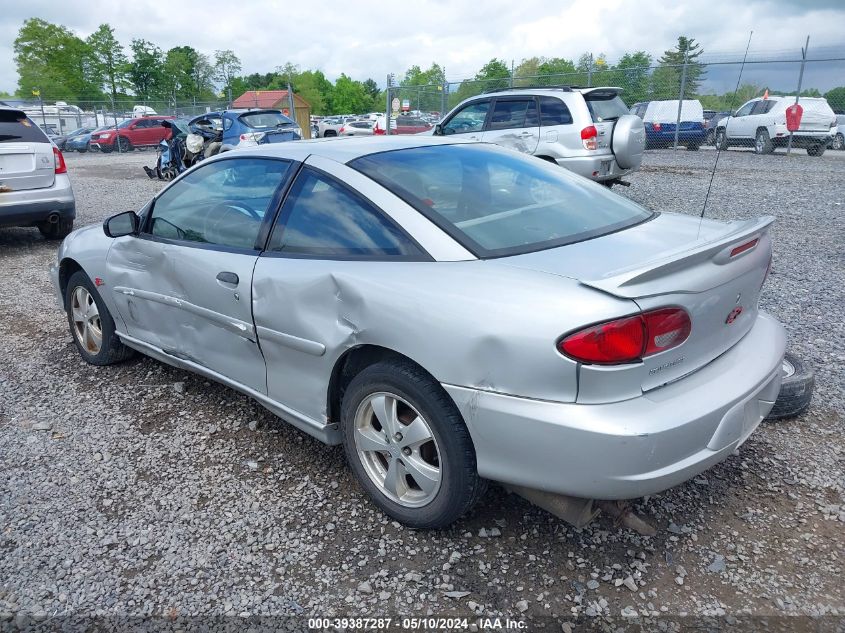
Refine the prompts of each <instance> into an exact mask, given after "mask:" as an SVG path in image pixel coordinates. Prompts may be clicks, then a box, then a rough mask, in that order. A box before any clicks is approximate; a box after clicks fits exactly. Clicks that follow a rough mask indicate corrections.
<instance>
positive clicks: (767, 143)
mask: <svg viewBox="0 0 845 633" xmlns="http://www.w3.org/2000/svg"><path fill="white" fill-rule="evenodd" d="M773 151H775V146H774V144H773V143H772V139H771V138H769V132H768V130H757V136H755V137H754V153H755V154H771V153H772V152H773Z"/></svg>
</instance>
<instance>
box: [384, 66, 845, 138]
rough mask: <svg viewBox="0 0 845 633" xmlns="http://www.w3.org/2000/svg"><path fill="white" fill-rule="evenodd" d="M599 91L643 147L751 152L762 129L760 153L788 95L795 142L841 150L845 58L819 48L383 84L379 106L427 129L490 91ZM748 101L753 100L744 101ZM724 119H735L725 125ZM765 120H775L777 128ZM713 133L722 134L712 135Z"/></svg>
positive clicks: (781, 123)
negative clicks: (617, 104)
mask: <svg viewBox="0 0 845 633" xmlns="http://www.w3.org/2000/svg"><path fill="white" fill-rule="evenodd" d="M838 52H839V53H841V49H840V50H838ZM390 81H391V78H390V77H389V78H388V83H390ZM602 86H605V87H607V86H612V87H618V88H621V89H622V91H621V94H620V96H621V98H622V99H623V101H624V102H625V104H626V105H627V106H628V107H629V108H631V112H632V113H633V114H637V115H639V116H640V117H641V118H643V119H644V121H645V123H646V132H647V137H648V140H649V142H648V147H649V148H659V147H667V146H668V147H678V145H681V146H683V145H687V146H688V147H691V146H692V145H695V148H696V149H697V147H698V145H708V144H709V145H715V144H716V142H717V141H719V142H721V144H722V147H727V146H728V145H737V146H749V147H756V146H757V145H758V144H760V142H761V138H759V137H760V136H763V134H762V132H763V131H764V130H763V129H762V128H766V130H765V134H767V135H769V136H768V138H765V137H764V138H762V152H761V153H767V152H768V151H771V150H772V149H774V147H776V146H781V145H785V144H788V143H790V141H791V140H792V138H793V135H792V134H789V131H788V130H787V129H786V125H785V124H786V115H785V111H786V110H787V108H788V107H790V106H792V105H794V104H795V102H796V95H800V97H798V99H797V101H798V103H799V104H800V105H801V108H802V110H803V117H802V121H801V127H800V129H799V130H798V131H797V132H796V133H795V136H796V138H798V136H801V135H802V134H803V135H805V136H806V134H804V133H812V134H813V135H815V136H814V137H813V138H815V139H822V138H825V136H829V137H830V138H827V139H826V140H825V143H826V144H827V146H833V147H835V148H836V149H842V148H843V147H845V142H843V139H842V138H841V135H842V133H843V129H842V128H837V127H835V126H834V127H833V128H832V127H831V123H832V122H833V121H836V122H837V124H839V125H842V124H845V57H837V56H835V55H834V56H824V51H822V52H821V54H819V55H816V56H814V57H812V58H807V57H806V56H805V55H804V54H803V53H802V54H800V55H797V56H792V57H788V56H783V57H782V58H781V59H776V60H772V59H763V58H760V56H759V55H752V56H750V57H749V58H748V59H746V60H745V61H744V62H743V61H742V55H740V56H739V58H738V59H737V58H736V57H733V58H728V57H727V56H721V57H720V56H711V57H710V58H709V59H708V60H707V61H705V62H700V61H694V62H685V63H683V64H675V65H665V64H663V65H649V66H634V67H624V66H621V65H618V64H617V65H616V66H609V65H608V64H606V63H605V64H601V65H594V66H593V67H590V68H585V69H583V70H579V71H575V72H567V73H557V74H533V75H520V74H518V73H510V74H507V75H506V76H499V77H493V78H485V79H477V78H472V79H464V80H460V81H443V82H442V83H439V84H429V85H401V84H400V85H389V86H388V89H387V94H386V100H385V107H386V108H387V112H388V118H394V119H395V118H398V119H399V121H398V123H399V124H400V126H401V121H402V119H403V118H405V117H411V118H413V117H421V118H422V119H423V121H425V122H428V123H429V124H434V123H436V122H437V121H439V120H440V119H442V117H443V116H445V115H446V114H447V113H448V112H449V111H450V110H452V109H453V108H454V107H455V106H457V105H458V104H459V103H461V102H462V101H464V100H466V99H469V98H472V97H478V96H481V95H484V94H487V93H491V92H495V91H501V90H505V89H510V88H513V89H520V88H529V87H547V88H548V87H573V88H574V87H580V88H591V87H592V88H595V87H602ZM826 93H827V94H828V97H827V98H825V96H824V95H825V94H826ZM779 97H786V98H784V99H779ZM752 100H753V101H755V103H751V104H749V103H748V102H750V101H752ZM680 101H684V103H683V104H681V103H679V102H680ZM757 101H762V102H764V103H759V104H758V103H757ZM686 102H693V103H686ZM778 102H780V103H778ZM698 104H700V105H698ZM764 114H767V115H771V116H770V117H769V118H770V119H771V121H770V122H767V121H768V120H767V121H763V120H762V119H760V116H759V115H764ZM728 115H739V116H733V117H732V119H731V120H728V119H727V118H726V117H727V116H728ZM834 115H839V116H837V117H836V118H834ZM720 123H721V124H720ZM769 123H771V124H772V125H775V123H776V124H777V125H776V127H777V130H776V131H775V129H774V128H772V126H771V125H769ZM693 126H697V127H696V129H698V130H700V139H701V140H700V143H699V142H693V141H688V142H684V140H685V138H687V139H688V138H692V137H691V136H690V134H689V131H690V129H692V127H693ZM746 128H747V129H746ZM822 128H824V129H822ZM720 131H722V132H723V133H724V134H723V136H719V132H720ZM837 134H838V135H840V136H839V137H837ZM678 137H680V139H679V138H678ZM695 138H696V139H697V138H698V136H696V137H695ZM818 142H821V141H820V140H819V141H818ZM808 143H809V145H814V144H815V143H816V141H813V140H811V141H807V140H806V139H802V140H801V141H800V142H799V143H798V146H802V147H803V146H807V145H808ZM691 148H692V147H691Z"/></svg>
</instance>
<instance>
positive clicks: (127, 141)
mask: <svg viewBox="0 0 845 633" xmlns="http://www.w3.org/2000/svg"><path fill="white" fill-rule="evenodd" d="M174 118H176V117H172V116H145V117H141V118H138V119H127V120H126V121H123V122H121V123H118V124H117V128H110V129H108V130H104V131H102V132H97V133H96V134H92V135H91V145H96V146H97V147H99V148H100V150H101V151H103V152H111V151H114V150H118V151H121V152H128V151H130V150H132V148H133V147H155V146H156V145H158V144H159V143H160V142H161V141H162V140H163V139H164V138H165V137H166V136H167V135H168V134H169V133H170V130H169V129H168V128H165V127H164V126H162V124H161V122H162V121H164V120H167V119H174Z"/></svg>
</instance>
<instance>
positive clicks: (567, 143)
mask: <svg viewBox="0 0 845 633" xmlns="http://www.w3.org/2000/svg"><path fill="white" fill-rule="evenodd" d="M620 92H622V89H621V88H567V87H561V88H546V87H531V88H508V89H504V90H496V91H492V92H488V93H485V94H483V95H479V96H477V97H472V98H470V99H467V100H465V101H463V102H461V103H460V104H458V105H457V106H456V107H455V108H453V109H452V111H451V112H449V114H447V115H446V116H445V117H443V120H442V122H441V123H439V124H438V125H437V126H436V127H435V129H434V131H433V134H434V135H436V136H450V135H453V134H454V135H459V136H460V138H465V139H471V140H479V141H485V142H488V143H495V144H496V145H502V146H503V147H507V148H510V149H514V150H517V151H520V152H524V153H526V154H533V155H534V156H537V157H539V158H543V159H545V160H548V161H552V162H554V163H557V164H558V165H560V166H561V167H565V168H566V169H569V170H570V171H573V172H575V173H576V174H580V175H581V176H585V177H586V178H590V179H591V180H596V181H599V182H602V183H604V184H607V185H611V184H613V183H616V182H620V179H621V178H622V176H624V175H625V174H628V173H630V172H632V171H634V170H635V169H638V168H639V166H640V163H642V158H643V149H644V148H645V128H644V127H643V122H642V120H641V119H640V118H639V117H637V116H634V115H632V114H630V112H629V110H628V107H627V106H626V105H625V103H624V102H623V101H622V99H621V98H620V97H619V93H620Z"/></svg>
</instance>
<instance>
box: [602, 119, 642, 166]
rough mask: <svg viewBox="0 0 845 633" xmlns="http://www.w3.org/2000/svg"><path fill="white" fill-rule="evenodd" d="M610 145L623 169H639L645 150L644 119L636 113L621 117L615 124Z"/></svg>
mask: <svg viewBox="0 0 845 633" xmlns="http://www.w3.org/2000/svg"><path fill="white" fill-rule="evenodd" d="M610 146H611V149H612V150H613V154H614V155H615V156H616V162H617V163H618V164H619V166H620V167H621V168H622V169H639V167H640V165H641V164H642V162H643V151H644V150H645V125H644V124H643V120H642V119H641V118H640V117H638V116H636V115H634V114H626V115H624V116H621V117H619V119H618V120H617V121H616V125H614V126H613V137H612V139H611V144H610Z"/></svg>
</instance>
